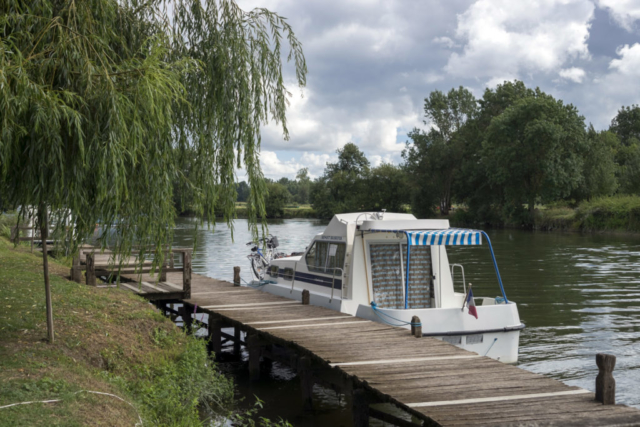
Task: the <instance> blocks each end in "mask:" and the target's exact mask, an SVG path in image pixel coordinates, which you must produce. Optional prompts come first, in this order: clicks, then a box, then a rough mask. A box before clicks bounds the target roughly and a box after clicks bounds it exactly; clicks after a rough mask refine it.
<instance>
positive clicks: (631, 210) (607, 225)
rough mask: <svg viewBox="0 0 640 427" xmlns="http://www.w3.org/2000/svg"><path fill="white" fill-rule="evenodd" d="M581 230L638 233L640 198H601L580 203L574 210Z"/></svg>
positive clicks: (639, 227)
mask: <svg viewBox="0 0 640 427" xmlns="http://www.w3.org/2000/svg"><path fill="white" fill-rule="evenodd" d="M576 221H577V222H578V224H579V227H580V228H581V229H582V230H587V231H594V230H613V231H630V232H640V196H615V197H601V198H598V199H593V200H591V201H588V202H582V203H580V205H579V206H578V208H577V209H576Z"/></svg>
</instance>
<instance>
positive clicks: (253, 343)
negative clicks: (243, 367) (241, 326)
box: [247, 333, 261, 381]
mask: <svg viewBox="0 0 640 427" xmlns="http://www.w3.org/2000/svg"><path fill="white" fill-rule="evenodd" d="M247 350H248V352H249V378H250V379H251V381H257V380H259V379H260V353H261V349H260V343H259V339H258V336H257V335H256V334H253V333H251V334H249V335H247Z"/></svg>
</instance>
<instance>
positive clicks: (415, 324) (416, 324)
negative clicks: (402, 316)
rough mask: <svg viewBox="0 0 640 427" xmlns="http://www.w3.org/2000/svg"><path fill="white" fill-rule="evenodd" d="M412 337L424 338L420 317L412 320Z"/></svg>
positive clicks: (414, 317)
mask: <svg viewBox="0 0 640 427" xmlns="http://www.w3.org/2000/svg"><path fill="white" fill-rule="evenodd" d="M411 335H413V336H414V337H416V338H422V322H420V318H419V317H418V316H413V317H412V318H411Z"/></svg>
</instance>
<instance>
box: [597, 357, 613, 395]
mask: <svg viewBox="0 0 640 427" xmlns="http://www.w3.org/2000/svg"><path fill="white" fill-rule="evenodd" d="M596 364H597V365H598V370H599V372H598V376H597V377H596V400H597V401H598V402H601V403H602V404H603V405H615V404H616V380H615V379H614V378H613V374H612V372H613V368H614V367H615V366H616V357H615V356H613V355H611V354H602V353H599V354H596Z"/></svg>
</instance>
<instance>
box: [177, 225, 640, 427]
mask: <svg viewBox="0 0 640 427" xmlns="http://www.w3.org/2000/svg"><path fill="white" fill-rule="evenodd" d="M193 224H194V223H193V222H192V220H189V219H180V220H179V222H178V230H177V231H176V238H175V243H176V244H177V245H180V246H188V245H192V244H193V238H194V233H193V231H192V229H193ZM325 224H326V223H324V222H319V221H313V220H284V221H279V222H274V223H272V224H270V225H269V231H270V232H271V233H272V234H274V235H277V236H278V239H279V240H280V246H281V247H280V249H281V250H282V251H283V252H292V251H301V250H304V248H305V247H306V245H307V244H308V243H309V241H310V240H311V238H312V237H313V236H314V235H315V234H317V233H320V232H322V231H323V230H324V227H325ZM489 236H490V237H491V240H492V243H493V247H494V250H495V252H496V258H497V260H498V265H499V267H500V273H501V275H502V280H503V282H504V285H505V290H506V293H507V297H508V298H509V299H510V300H513V301H515V302H516V303H517V304H518V309H519V312H520V317H521V319H522V321H523V322H524V323H525V324H526V325H527V328H526V329H525V330H524V331H523V333H522V334H521V336H520V356H519V358H520V362H519V366H520V367H522V368H524V369H527V370H529V371H533V372H538V373H542V374H546V375H549V376H551V377H553V378H557V379H560V380H562V381H564V382H565V383H567V384H570V385H576V386H580V387H583V388H586V389H589V390H594V383H595V377H596V375H597V372H598V370H597V368H596V364H595V354H596V353H599V352H606V353H611V354H614V355H616V356H617V358H618V360H617V363H616V368H615V370H614V377H615V379H616V386H617V387H616V397H617V401H618V402H619V403H625V404H628V405H632V406H636V407H639V408H640V387H638V384H640V236H631V237H630V236H612V235H581V234H564V233H531V232H526V231H517V230H516V231H514V230H492V231H490V232H489ZM234 239H235V242H232V241H231V233H230V231H229V230H228V228H227V227H226V226H225V225H224V224H218V225H217V226H216V228H215V231H211V230H206V228H205V229H203V230H199V231H198V232H197V243H198V244H197V247H196V252H195V254H194V259H193V269H194V271H195V272H197V273H200V274H204V275H207V276H210V277H214V278H220V279H227V280H231V279H232V277H233V266H234V265H240V266H241V267H242V276H243V278H245V279H247V280H248V279H249V278H250V275H249V263H248V260H247V259H246V255H247V254H248V253H249V250H248V248H247V247H246V246H245V243H246V242H248V241H249V240H251V236H250V233H249V232H248V230H247V222H246V220H237V221H236V222H235V230H234ZM448 253H449V258H450V262H451V263H453V262H457V263H460V264H463V266H464V268H465V274H466V281H467V282H471V283H473V286H474V294H475V295H476V296H483V295H485V296H497V295H498V294H499V289H498V285H497V281H496V278H495V272H494V271H493V266H492V265H491V257H490V254H489V250H488V248H487V245H486V244H485V245H483V246H479V247H449V248H448ZM456 284H457V286H460V276H459V275H457V277H456ZM225 369H228V370H229V372H230V373H231V374H232V375H234V376H235V378H236V382H237V384H238V389H239V392H240V393H242V394H243V395H245V396H247V397H248V398H249V397H252V396H253V395H254V394H255V395H257V396H258V397H260V398H261V399H262V400H264V401H265V407H266V410H265V411H264V415H265V416H267V417H270V418H273V419H277V418H278V417H279V416H281V417H282V418H285V419H288V420H289V421H290V422H292V423H293V424H294V425H296V426H298V425H302V426H304V425H309V426H311V425H350V424H351V414H350V412H349V410H348V409H349V406H348V403H345V401H344V397H343V396H337V395H336V394H335V393H334V392H333V391H329V390H325V389H322V388H320V387H316V389H314V392H315V396H314V397H315V398H316V400H315V404H316V406H315V411H314V413H305V412H303V411H301V410H300V408H301V406H302V405H301V402H299V400H300V393H299V390H298V381H297V380H296V379H295V378H294V377H295V375H294V374H293V373H291V372H289V371H288V370H287V369H286V368H282V367H279V366H277V365H276V366H274V369H273V371H272V373H271V375H270V377H269V378H267V379H265V380H264V381H260V382H259V383H258V384H251V383H249V381H248V380H247V378H246V375H247V374H246V371H245V369H244V367H243V366H241V364H240V363H236V364H235V365H234V364H233V363H231V364H228V366H226V367H225ZM248 403H249V402H247V405H248Z"/></svg>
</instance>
